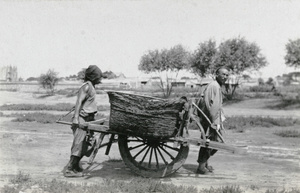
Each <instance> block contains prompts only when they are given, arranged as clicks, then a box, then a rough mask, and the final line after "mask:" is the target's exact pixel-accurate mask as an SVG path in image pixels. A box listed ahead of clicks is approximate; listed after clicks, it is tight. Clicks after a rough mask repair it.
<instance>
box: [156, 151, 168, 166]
mask: <svg viewBox="0 0 300 193" xmlns="http://www.w3.org/2000/svg"><path fill="white" fill-rule="evenodd" d="M157 151H158V153H159V155H160V157H161V158H162V160H163V161H164V163H165V165H168V162H167V161H166V159H165V157H164V156H163V155H162V153H161V151H160V150H159V148H157Z"/></svg>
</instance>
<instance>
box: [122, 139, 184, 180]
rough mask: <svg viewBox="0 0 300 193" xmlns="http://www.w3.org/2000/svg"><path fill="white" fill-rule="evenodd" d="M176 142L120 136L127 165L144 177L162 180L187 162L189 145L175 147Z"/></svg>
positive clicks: (123, 157)
mask: <svg viewBox="0 0 300 193" xmlns="http://www.w3.org/2000/svg"><path fill="white" fill-rule="evenodd" d="M173 144H174V142H172V141H167V140H166V141H163V140H159V139H148V138H141V137H129V136H126V135H119V137H118V145H119V151H120V154H121V157H122V159H123V161H124V162H125V164H126V165H127V166H128V167H129V168H130V169H131V170H132V171H133V172H135V173H136V174H138V175H140V176H143V177H151V178H160V177H165V176H167V175H170V174H172V173H174V172H176V171H177V170H178V169H179V168H180V167H181V166H182V165H183V164H184V162H185V160H186V158H187V156H188V153H189V147H188V145H185V146H183V145H179V146H178V147H175V148H174V147H173Z"/></svg>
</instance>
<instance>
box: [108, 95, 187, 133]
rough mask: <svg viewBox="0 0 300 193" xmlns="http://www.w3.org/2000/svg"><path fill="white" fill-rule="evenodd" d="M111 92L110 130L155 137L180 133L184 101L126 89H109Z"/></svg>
mask: <svg viewBox="0 0 300 193" xmlns="http://www.w3.org/2000/svg"><path fill="white" fill-rule="evenodd" d="M108 95H109V100H110V104H111V107H110V109H111V111H110V120H109V128H110V130H112V131H118V132H121V133H126V134H128V135H134V136H140V137H153V138H170V137H174V136H175V134H176V133H177V129H178V128H177V125H178V121H179V120H178V118H179V112H180V111H181V109H182V107H183V104H184V103H183V102H181V101H179V100H167V99H160V98H154V97H149V96H141V95H135V94H128V93H123V92H108Z"/></svg>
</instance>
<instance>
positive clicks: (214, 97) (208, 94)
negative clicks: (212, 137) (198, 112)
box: [202, 80, 223, 124]
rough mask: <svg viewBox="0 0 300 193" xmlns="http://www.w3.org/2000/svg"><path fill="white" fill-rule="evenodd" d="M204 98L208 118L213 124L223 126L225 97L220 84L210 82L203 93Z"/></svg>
mask: <svg viewBox="0 0 300 193" xmlns="http://www.w3.org/2000/svg"><path fill="white" fill-rule="evenodd" d="M202 96H203V98H204V102H205V109H204V113H205V114H206V115H207V116H208V118H209V119H210V121H211V122H212V124H221V123H222V120H221V116H223V110H222V104H223V96H222V89H221V86H220V85H219V83H218V82H217V81H216V80H214V81H212V82H210V83H209V84H208V85H207V86H206V88H205V90H204V91H203V94H202Z"/></svg>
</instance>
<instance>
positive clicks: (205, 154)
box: [197, 147, 210, 174]
mask: <svg viewBox="0 0 300 193" xmlns="http://www.w3.org/2000/svg"><path fill="white" fill-rule="evenodd" d="M209 151H210V150H209V149H208V148H206V147H200V150H199V154H198V160H197V162H198V164H199V165H198V169H197V173H198V174H207V173H208V172H209V170H208V169H207V168H206V164H207V160H208V159H209V157H210V155H209Z"/></svg>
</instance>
